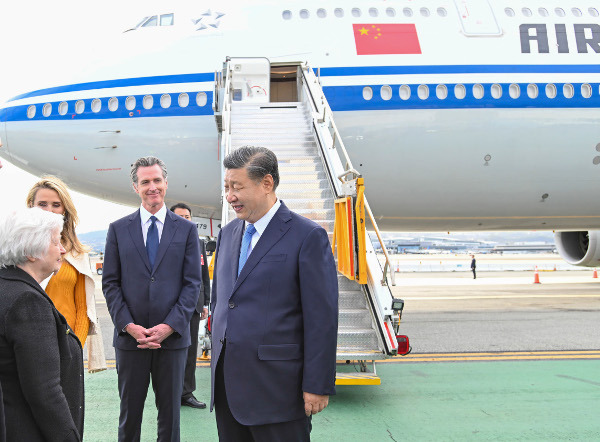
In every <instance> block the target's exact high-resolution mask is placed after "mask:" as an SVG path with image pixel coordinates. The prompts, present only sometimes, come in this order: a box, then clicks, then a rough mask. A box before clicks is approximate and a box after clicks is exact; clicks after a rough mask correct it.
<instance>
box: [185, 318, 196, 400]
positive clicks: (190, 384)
mask: <svg viewBox="0 0 600 442" xmlns="http://www.w3.org/2000/svg"><path fill="white" fill-rule="evenodd" d="M199 331H200V314H199V313H198V312H197V311H196V310H194V313H193V314H192V319H191V321H190V336H191V337H192V345H190V346H189V347H188V351H187V360H186V362H185V374H184V376H183V393H182V394H181V399H189V398H191V397H193V396H194V391H195V390H196V359H197V358H198V332H199Z"/></svg>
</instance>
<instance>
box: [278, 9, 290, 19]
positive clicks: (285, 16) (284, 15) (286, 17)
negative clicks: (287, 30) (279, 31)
mask: <svg viewBox="0 0 600 442" xmlns="http://www.w3.org/2000/svg"><path fill="white" fill-rule="evenodd" d="M281 16H282V17H283V19H284V20H291V19H292V11H288V10H286V11H283V12H282V13H281Z"/></svg>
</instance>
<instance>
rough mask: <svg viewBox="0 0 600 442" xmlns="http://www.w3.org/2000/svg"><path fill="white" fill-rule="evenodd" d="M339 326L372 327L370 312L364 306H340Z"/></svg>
mask: <svg viewBox="0 0 600 442" xmlns="http://www.w3.org/2000/svg"><path fill="white" fill-rule="evenodd" d="M338 324H339V327H343V328H345V327H356V328H365V329H366V328H372V320H371V312H370V311H369V310H368V309H367V308H366V307H364V308H353V309H347V308H343V309H342V308H340V311H339V318H338Z"/></svg>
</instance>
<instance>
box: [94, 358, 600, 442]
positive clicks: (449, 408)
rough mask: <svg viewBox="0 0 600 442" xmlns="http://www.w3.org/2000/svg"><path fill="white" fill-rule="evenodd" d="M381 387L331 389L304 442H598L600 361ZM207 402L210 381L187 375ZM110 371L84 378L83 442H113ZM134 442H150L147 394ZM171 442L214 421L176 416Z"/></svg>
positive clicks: (412, 377) (197, 436)
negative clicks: (177, 424)
mask: <svg viewBox="0 0 600 442" xmlns="http://www.w3.org/2000/svg"><path fill="white" fill-rule="evenodd" d="M377 372H378V374H379V375H380V376H381V380H382V384H381V386H339V387H338V394H337V396H335V397H332V399H331V401H330V406H329V408H327V409H326V410H325V411H324V412H323V413H321V414H319V415H317V416H315V417H314V418H313V432H312V440H313V441H327V442H332V441H369V442H375V441H394V440H395V441H400V440H414V441H428V440H430V441H440V440H460V441H464V440H506V441H514V440H531V441H543V440H582V441H583V440H600V419H599V418H598V416H599V412H600V360H561V361H500V362H460V363H394V364H382V365H380V366H378V368H377ZM196 377H197V381H198V386H199V388H198V390H197V394H196V397H197V398H198V399H199V400H202V401H204V402H208V401H209V385H210V371H209V369H208V368H207V367H199V368H197V370H196ZM118 419H119V397H118V393H117V373H116V371H115V370H109V371H104V372H101V373H96V374H92V375H89V374H87V375H86V410H85V434H84V436H85V437H84V440H85V441H101V442H106V441H114V440H116V439H117V426H118ZM142 440H143V441H152V440H156V408H155V406H154V396H153V394H152V390H151V389H150V391H149V392H148V398H147V401H146V408H145V416H144V423H143V426H142ZM181 440H182V441H185V442H188V441H216V440H217V428H216V424H215V420H214V414H213V413H210V412H209V411H208V410H196V409H191V408H188V407H183V409H182V412H181Z"/></svg>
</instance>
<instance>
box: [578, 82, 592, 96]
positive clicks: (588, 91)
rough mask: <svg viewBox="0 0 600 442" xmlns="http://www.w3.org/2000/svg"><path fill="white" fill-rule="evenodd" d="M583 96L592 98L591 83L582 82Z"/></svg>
mask: <svg viewBox="0 0 600 442" xmlns="http://www.w3.org/2000/svg"><path fill="white" fill-rule="evenodd" d="M581 96H582V97H583V98H590V97H591V96H592V86H590V85H589V84H587V83H586V84H582V85H581Z"/></svg>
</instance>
